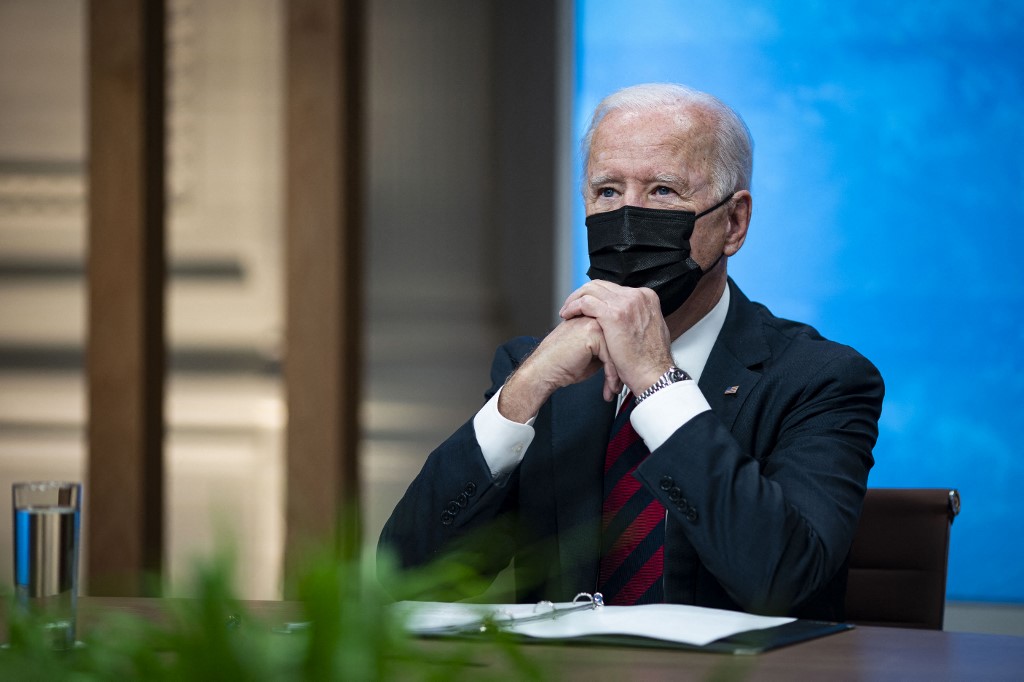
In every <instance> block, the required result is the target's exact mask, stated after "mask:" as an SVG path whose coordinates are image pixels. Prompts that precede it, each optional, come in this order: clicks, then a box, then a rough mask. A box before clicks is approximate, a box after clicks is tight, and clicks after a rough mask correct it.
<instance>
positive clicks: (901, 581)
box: [846, 488, 960, 630]
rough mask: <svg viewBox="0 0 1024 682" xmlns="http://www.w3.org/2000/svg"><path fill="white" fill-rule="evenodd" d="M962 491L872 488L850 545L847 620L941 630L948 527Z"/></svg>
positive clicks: (866, 497) (954, 514)
mask: <svg viewBox="0 0 1024 682" xmlns="http://www.w3.org/2000/svg"><path fill="white" fill-rule="evenodd" d="M959 513H960V494H959V493H958V492H957V491H956V490H949V489H946V488H871V489H869V490H868V491H867V495H866V496H865V498H864V508H863V510H862V511H861V515H860V523H859V524H858V526H857V534H856V535H855V537H854V540H853V546H852V547H851V548H850V573H849V579H848V582H847V586H846V619H847V621H849V622H851V623H858V624H861V625H888V626H893V627H907V628H928V629H932V630H941V629H942V619H943V616H944V614H945V610H946V565H947V563H948V559H949V528H950V525H951V524H952V523H953V519H954V518H955V517H956V515H957V514H959Z"/></svg>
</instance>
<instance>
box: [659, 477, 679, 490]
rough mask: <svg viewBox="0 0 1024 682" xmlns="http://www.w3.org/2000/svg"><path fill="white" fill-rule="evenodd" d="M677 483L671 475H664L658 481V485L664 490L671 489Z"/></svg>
mask: <svg viewBox="0 0 1024 682" xmlns="http://www.w3.org/2000/svg"><path fill="white" fill-rule="evenodd" d="M675 484H676V482H675V480H674V479H673V478H672V477H671V476H662V477H661V480H660V481H658V485H659V486H660V487H661V489H662V490H671V489H672V486H674V485H675Z"/></svg>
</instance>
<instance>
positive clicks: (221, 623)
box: [0, 555, 542, 682]
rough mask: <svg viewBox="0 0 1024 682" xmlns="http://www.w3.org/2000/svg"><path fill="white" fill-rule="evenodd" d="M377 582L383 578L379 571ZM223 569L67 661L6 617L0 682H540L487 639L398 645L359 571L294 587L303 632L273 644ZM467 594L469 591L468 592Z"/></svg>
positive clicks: (507, 646) (461, 573) (454, 570)
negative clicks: (466, 681)
mask: <svg viewBox="0 0 1024 682" xmlns="http://www.w3.org/2000/svg"><path fill="white" fill-rule="evenodd" d="M383 570H384V572H385V573H387V572H388V571H389V569H387V568H385V569H383ZM230 575H231V571H230V561H227V560H224V559H221V560H215V561H211V562H208V563H203V564H200V565H199V566H198V567H197V569H196V587H195V595H196V596H195V598H194V599H187V600H169V601H168V606H167V608H166V611H165V613H164V614H162V617H161V618H159V619H156V620H155V621H148V620H143V619H141V618H138V617H129V616H125V615H116V616H111V617H107V618H106V619H104V620H103V621H102V622H100V623H99V624H98V625H97V626H95V627H93V628H90V631H89V632H88V633H87V636H86V637H85V638H84V640H83V642H82V645H81V646H79V647H77V648H76V649H74V650H73V651H67V652H60V651H53V650H52V649H50V648H49V646H48V645H47V643H46V641H45V639H44V637H43V631H42V628H40V627H39V624H38V623H37V622H35V621H34V620H33V618H32V616H31V615H27V614H24V613H21V612H20V611H19V610H18V609H15V608H13V604H9V605H8V610H7V614H8V619H7V620H8V630H9V637H8V642H9V644H8V646H7V647H5V648H4V649H3V650H0V679H17V680H82V681H83V682H84V681H87V680H119V681H123V680H136V679H139V680H275V681H276V680H392V679H395V680H445V681H446V682H447V681H449V680H453V679H463V678H469V677H470V676H472V679H473V680H480V679H485V680H486V679H516V680H523V679H541V677H542V675H541V669H540V668H539V666H537V665H536V664H534V663H531V662H530V661H529V660H528V659H527V657H525V656H524V655H523V654H522V651H521V650H520V647H521V645H520V644H518V643H517V642H515V641H513V640H512V639H511V638H510V637H508V636H506V635H503V634H502V633H499V632H490V633H486V634H484V635H482V636H481V638H479V639H475V640H474V641H472V642H468V641H458V640H451V641H444V642H425V641H423V640H419V639H416V638H414V637H412V636H410V635H409V634H408V633H407V632H406V631H405V629H404V628H403V624H402V623H401V622H400V620H399V618H398V616H397V615H396V612H395V611H394V610H392V609H390V608H389V604H390V602H391V598H390V597H389V596H388V595H387V594H385V592H384V591H383V589H382V588H381V587H380V585H379V583H378V581H377V580H376V578H375V577H374V572H373V571H372V570H370V567H369V566H368V565H366V564H365V563H362V564H361V563H359V562H358V561H341V560H338V559H337V558H336V557H335V556H328V555H325V556H322V557H319V558H318V559H316V560H314V561H311V562H310V564H309V565H308V568H307V570H305V571H303V572H302V577H301V578H300V580H299V581H298V583H297V592H298V601H299V604H300V606H301V613H300V614H299V617H300V618H301V619H302V621H303V622H304V623H308V626H304V627H300V628H296V629H293V630H292V634H281V630H282V628H281V626H282V625H284V624H283V623H271V622H263V621H261V620H259V619H257V618H256V617H254V616H253V615H252V614H250V613H248V612H247V611H246V609H245V605H244V603H243V602H241V601H240V600H238V599H237V598H236V597H235V595H234V593H233V590H232V588H231V580H230ZM468 581H471V577H470V576H469V575H468V574H467V573H466V571H465V569H463V568H461V567H459V566H458V565H457V564H449V565H446V566H444V567H440V566H439V567H433V568H431V569H429V570H428V571H419V572H416V573H415V574H403V576H402V578H401V579H400V580H397V579H394V580H390V581H387V582H392V583H393V584H400V585H405V586H407V588H408V589H409V590H411V593H410V595H408V596H412V595H413V594H415V593H422V592H425V591H427V590H429V589H432V588H434V587H436V586H437V585H440V584H447V585H449V586H452V585H456V586H457V585H459V584H463V583H466V582H468ZM471 591H472V589H471Z"/></svg>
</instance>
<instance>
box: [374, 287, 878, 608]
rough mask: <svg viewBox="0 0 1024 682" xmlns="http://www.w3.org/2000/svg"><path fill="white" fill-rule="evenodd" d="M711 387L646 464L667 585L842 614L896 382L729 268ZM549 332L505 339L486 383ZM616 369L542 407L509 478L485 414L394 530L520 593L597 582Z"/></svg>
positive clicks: (681, 598)
mask: <svg viewBox="0 0 1024 682" xmlns="http://www.w3.org/2000/svg"><path fill="white" fill-rule="evenodd" d="M729 286H730V287H731V299H730V303H729V311H728V315H727V317H726V321H725V325H724V326H723V328H722V331H721V333H720V334H719V338H718V340H717V342H716V343H715V346H714V348H713V350H712V352H711V355H710V357H709V358H708V362H707V365H706V366H705V368H704V372H703V374H702V375H701V379H700V384H699V385H700V389H701V391H702V392H703V394H704V395H705V396H706V398H707V400H708V402H709V403H710V404H711V408H712V409H711V411H710V412H704V413H702V414H700V415H698V416H697V417H695V418H693V419H692V420H690V421H689V422H687V423H686V424H685V425H683V426H682V427H681V428H679V429H678V430H677V431H676V432H675V433H674V434H673V435H672V436H671V437H670V438H669V439H668V441H666V442H665V443H664V444H663V445H662V446H661V447H659V448H657V449H656V450H655V451H654V452H652V453H651V454H650V456H649V457H648V458H647V459H646V460H645V461H644V462H643V463H642V464H641V465H640V467H639V468H638V469H637V474H636V475H637V477H638V478H639V479H640V481H641V482H642V483H643V484H644V485H645V486H647V487H648V488H649V489H650V490H651V491H652V492H653V493H654V495H655V496H656V497H658V499H659V500H660V501H661V502H662V504H664V505H665V507H666V509H667V510H668V514H667V518H666V529H665V578H664V580H665V585H664V586H665V600H666V601H667V602H677V603H685V604H697V605H701V606H710V607H716V608H728V609H738V610H744V611H750V612H755V613H768V614H791V615H796V616H799V617H805V618H818V619H825V620H841V619H842V618H843V612H842V604H843V596H844V593H845V586H846V558H847V554H848V552H849V549H850V544H851V542H852V540H853V534H854V530H855V528H856V525H857V520H858V518H859V515H860V508H861V502H862V500H863V497H864V491H865V488H866V485H867V478H868V470H869V469H870V468H871V466H872V464H873V459H872V454H871V451H872V448H873V446H874V444H875V440H876V438H877V435H878V426H877V424H878V418H879V416H880V413H881V406H882V396H883V392H884V389H883V384H882V379H881V376H880V375H879V373H878V370H877V369H875V367H874V366H873V365H872V364H871V363H870V362H869V361H868V360H866V359H865V358H864V357H862V356H861V355H860V354H858V353H857V352H856V351H854V350H853V349H852V348H849V347H847V346H843V345H840V344H837V343H833V342H831V341H828V340H826V339H824V338H822V337H821V336H820V335H819V334H818V333H817V332H816V331H815V330H814V329H813V328H811V327H808V326H807V325H803V324H799V323H795V322H791V321H788V320H783V319H780V318H777V317H775V316H773V315H772V314H771V313H770V312H769V311H768V310H767V309H766V308H765V307H764V306H761V305H759V304H756V303H751V302H750V301H749V300H748V299H747V298H746V297H745V296H744V295H743V293H742V292H741V291H740V290H739V289H738V288H737V287H736V285H735V283H733V282H732V281H731V280H730V282H729ZM537 342H538V341H537V340H536V339H532V338H525V337H523V338H518V339H514V340H512V341H510V342H508V343H506V344H505V345H503V346H502V347H500V348H499V349H498V351H497V353H496V355H495V359H494V363H493V365H492V368H491V380H492V384H493V385H492V387H491V389H490V390H489V391H488V393H487V397H488V398H489V397H490V396H492V395H493V394H494V392H496V391H497V390H498V388H500V387H501V385H502V384H503V383H504V382H505V380H506V378H507V377H508V375H509V374H510V373H511V372H512V371H513V370H514V369H515V367H516V366H517V365H518V364H519V362H521V361H522V359H523V358H524V357H525V356H526V355H527V354H528V353H529V352H530V350H532V349H533V348H534V347H535V346H536V344H537ZM603 379H604V377H603V374H602V373H601V372H598V374H597V375H595V376H593V377H591V378H590V379H588V380H587V381H584V382H581V383H579V384H576V385H573V386H569V387H566V388H563V389H560V390H558V391H557V392H556V393H555V394H554V395H552V396H551V399H550V400H549V401H548V402H547V403H546V404H545V405H544V406H543V407H542V408H541V411H540V413H539V414H538V416H537V420H536V422H535V424H534V428H535V430H536V435H535V437H534V440H533V442H532V444H531V445H530V447H529V449H528V450H527V452H526V454H525V457H524V458H523V461H522V463H521V464H520V466H519V467H518V468H517V469H516V470H515V471H514V472H513V473H512V474H511V475H510V476H508V478H507V479H506V480H504V481H494V480H492V478H491V475H490V471H489V469H488V467H487V464H486V462H485V461H484V459H483V455H482V454H481V452H480V448H479V446H478V445H477V442H476V437H475V434H474V431H473V423H472V420H470V421H469V422H467V423H466V424H465V425H463V426H462V427H461V428H460V429H459V430H458V431H457V432H456V433H455V434H453V435H452V436H451V437H450V438H449V439H448V440H447V441H445V442H444V443H443V444H442V445H441V446H440V447H438V448H437V449H436V450H435V451H434V452H433V453H432V454H431V455H430V456H429V458H428V459H427V461H426V463H425V464H424V467H423V470H422V471H421V472H420V474H419V475H418V476H417V478H416V479H415V480H414V481H413V482H412V484H411V485H410V486H409V489H408V490H407V492H406V493H405V496H404V497H403V498H402V499H401V501H400V502H399V503H398V505H397V506H396V508H395V510H394V512H393V513H392V516H391V518H390V519H389V520H388V522H387V524H386V525H385V527H384V530H383V532H382V534H381V538H380V546H381V548H385V547H386V548H390V550H392V551H394V552H395V553H396V554H397V556H398V558H399V562H400V564H401V565H403V566H406V567H409V566H419V565H424V564H427V563H429V562H430V561H431V560H432V559H434V558H437V557H439V556H441V555H442V554H443V553H444V552H446V551H449V550H452V549H455V548H459V549H462V550H467V551H469V552H471V553H472V556H474V557H475V559H474V560H475V561H476V562H478V566H479V568H481V570H483V571H485V572H486V573H488V574H496V573H497V572H498V571H499V570H501V569H502V568H504V567H505V566H507V565H508V563H509V561H510V560H512V559H514V569H515V578H516V592H517V599H518V600H520V601H538V600H541V599H549V600H552V601H568V600H571V599H572V598H573V596H574V595H576V593H578V592H580V591H592V590H594V588H595V585H596V582H597V573H598V563H599V558H600V557H599V542H600V516H601V497H602V489H603V462H604V451H605V447H606V445H607V440H608V435H609V429H610V426H611V422H612V419H613V416H614V415H613V412H614V404H613V403H606V402H605V401H604V400H603V398H602V395H601V387H602V382H603Z"/></svg>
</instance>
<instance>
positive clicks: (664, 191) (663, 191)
mask: <svg viewBox="0 0 1024 682" xmlns="http://www.w3.org/2000/svg"><path fill="white" fill-rule="evenodd" d="M654 193H655V194H657V195H658V196H659V197H667V196H668V195H669V194H672V190H671V189H669V188H668V187H665V185H661V186H660V187H656V188H655V189H654Z"/></svg>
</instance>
